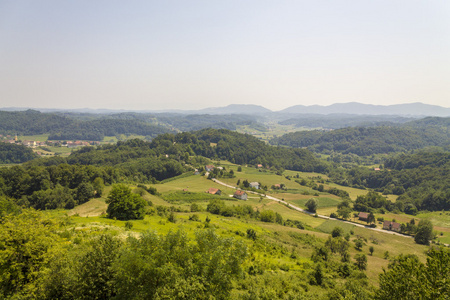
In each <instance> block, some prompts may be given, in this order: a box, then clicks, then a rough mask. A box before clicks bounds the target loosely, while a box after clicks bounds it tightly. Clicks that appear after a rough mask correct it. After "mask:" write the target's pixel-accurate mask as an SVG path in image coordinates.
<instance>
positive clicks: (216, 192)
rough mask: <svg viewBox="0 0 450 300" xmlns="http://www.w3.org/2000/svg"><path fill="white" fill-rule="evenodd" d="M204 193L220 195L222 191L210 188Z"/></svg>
mask: <svg viewBox="0 0 450 300" xmlns="http://www.w3.org/2000/svg"><path fill="white" fill-rule="evenodd" d="M206 192H207V193H208V194H211V195H221V194H222V191H221V190H219V189H216V188H210V189H208V190H207V191H206Z"/></svg>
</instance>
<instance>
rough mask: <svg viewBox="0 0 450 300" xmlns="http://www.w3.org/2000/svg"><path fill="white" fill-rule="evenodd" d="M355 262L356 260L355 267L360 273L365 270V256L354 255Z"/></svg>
mask: <svg viewBox="0 0 450 300" xmlns="http://www.w3.org/2000/svg"><path fill="white" fill-rule="evenodd" d="M355 260H356V267H357V268H358V269H359V270H360V271H363V270H365V269H367V256H366V255H365V254H356V255H355Z"/></svg>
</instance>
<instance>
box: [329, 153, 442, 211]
mask: <svg viewBox="0 0 450 300" xmlns="http://www.w3.org/2000/svg"><path fill="white" fill-rule="evenodd" d="M448 174H450V153H448V152H429V151H421V152H418V153H413V154H401V155H399V156H397V157H393V158H390V159H388V160H386V162H385V165H384V169H381V170H380V171H375V170H372V169H368V168H363V167H355V168H352V169H350V170H345V169H333V170H332V171H330V173H329V175H330V177H331V178H332V180H333V182H336V183H338V184H341V185H345V186H352V187H357V188H370V189H374V190H375V191H378V192H382V193H383V194H396V195H399V197H398V199H397V202H396V203H395V207H396V208H398V209H399V210H400V211H405V212H408V213H411V214H414V212H417V210H429V211H436V210H449V209H450V177H449V176H448ZM383 206H384V205H383ZM375 208H378V207H375ZM385 208H386V209H388V210H392V209H393V208H394V206H392V205H388V206H387V207H385Z"/></svg>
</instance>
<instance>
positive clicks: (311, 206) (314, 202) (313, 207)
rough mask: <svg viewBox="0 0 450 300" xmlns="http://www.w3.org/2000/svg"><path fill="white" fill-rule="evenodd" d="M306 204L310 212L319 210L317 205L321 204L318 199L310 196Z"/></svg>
mask: <svg viewBox="0 0 450 300" xmlns="http://www.w3.org/2000/svg"><path fill="white" fill-rule="evenodd" d="M305 206H306V209H307V210H308V211H309V212H312V213H315V212H316V210H317V207H318V206H319V203H318V201H317V199H314V198H310V199H309V200H308V201H306V203H305Z"/></svg>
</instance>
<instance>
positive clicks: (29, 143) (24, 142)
mask: <svg viewBox="0 0 450 300" xmlns="http://www.w3.org/2000/svg"><path fill="white" fill-rule="evenodd" d="M22 145H24V146H27V147H30V148H35V147H36V142H35V141H23V142H22Z"/></svg>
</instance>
